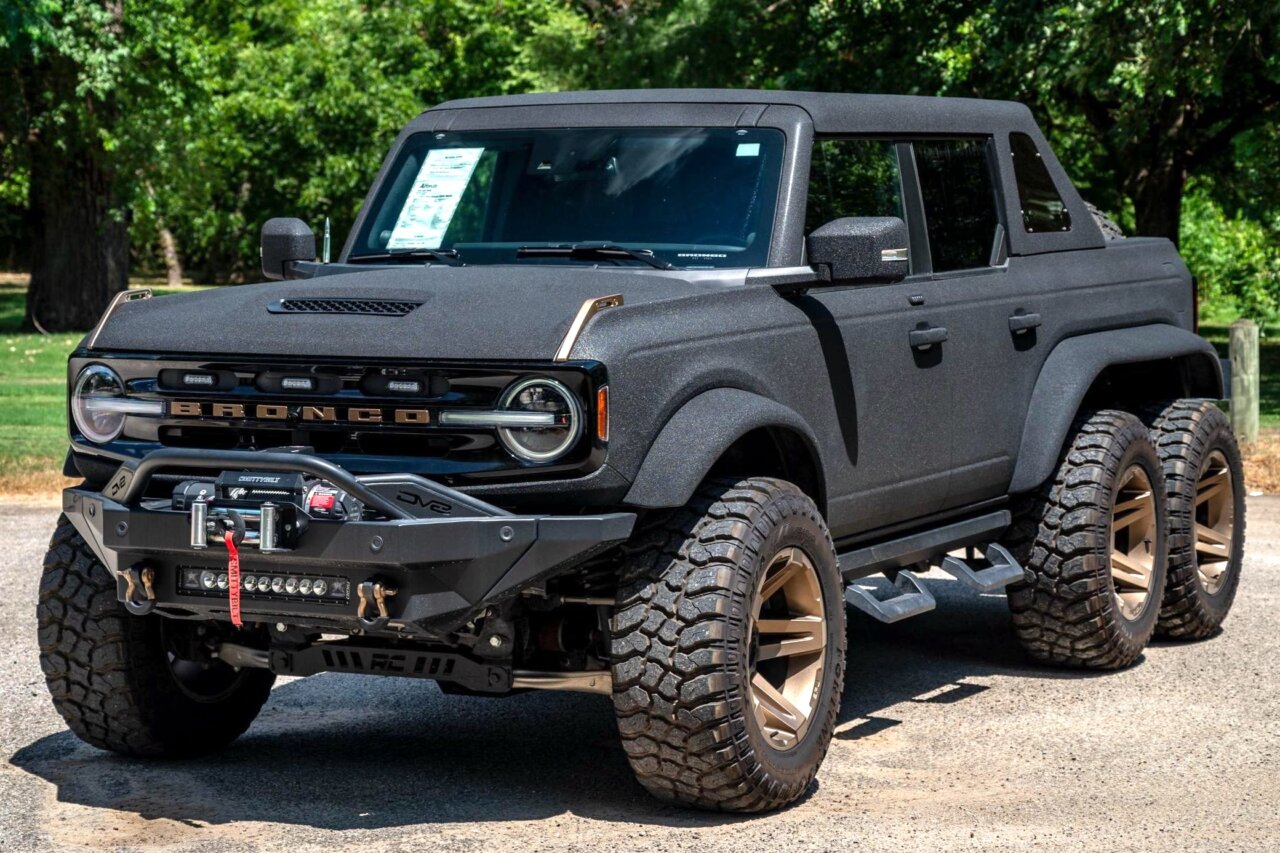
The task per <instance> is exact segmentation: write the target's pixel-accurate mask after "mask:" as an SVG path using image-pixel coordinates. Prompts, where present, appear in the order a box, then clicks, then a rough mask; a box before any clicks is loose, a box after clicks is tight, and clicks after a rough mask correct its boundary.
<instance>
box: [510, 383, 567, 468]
mask: <svg viewBox="0 0 1280 853" xmlns="http://www.w3.org/2000/svg"><path fill="white" fill-rule="evenodd" d="M498 408H499V409H500V410H501V411H503V412H512V413H522V414H528V415H540V416H542V417H541V418H540V420H545V421H546V423H545V425H538V426H510V427H502V428H500V429H499V430H498V435H499V437H500V438H501V439H502V443H503V444H504V445H505V446H506V448H507V450H509V451H511V452H512V453H513V454H514V455H516V456H517V457H519V458H521V459H523V460H525V461H526V462H550V461H551V460H553V459H556V458H557V457H559V456H562V455H564V453H565V452H566V451H567V450H568V449H569V448H571V447H573V445H574V444H575V443H576V442H577V440H578V438H579V437H580V436H581V435H582V406H581V405H580V404H579V403H578V398H577V397H575V396H574V395H573V392H572V391H570V390H569V389H568V388H566V387H564V386H563V385H561V384H560V383H559V382H556V381H555V380H554V379H522V380H520V381H519V382H516V383H515V384H513V385H511V386H510V387H509V388H507V390H506V391H503V392H502V398H501V399H500V400H499V401H498ZM547 416H550V417H547Z"/></svg>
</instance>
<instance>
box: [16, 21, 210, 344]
mask: <svg viewBox="0 0 1280 853" xmlns="http://www.w3.org/2000/svg"><path fill="white" fill-rule="evenodd" d="M182 12H183V10H182V8H181V6H180V4H178V3H177V2H175V1H174V0H153V2H149V3H147V4H140V5H139V6H138V7H136V9H135V7H134V6H132V5H131V6H130V7H129V9H128V11H127V12H126V9H125V7H124V4H123V0H17V2H16V3H11V4H9V5H7V6H6V8H5V12H4V15H3V29H0V67H3V68H4V69H5V72H4V73H5V75H6V76H7V77H8V81H7V82H8V85H5V86H4V87H2V91H0V145H2V146H3V147H4V148H5V149H6V155H5V158H4V159H5V160H7V161H14V162H18V163H21V165H22V167H23V168H25V171H26V174H27V178H28V181H29V187H28V226H29V232H30V234H31V237H32V250H31V258H32V266H31V286H30V289H29V290H28V294H27V313H26V321H25V323H26V325H27V326H28V327H39V328H44V329H46V330H49V331H63V330H72V329H84V328H88V327H89V326H91V325H92V324H93V322H94V321H95V320H96V319H97V317H98V315H99V314H100V313H101V311H102V309H103V308H104V306H105V305H106V303H107V301H108V300H109V299H110V298H111V296H112V295H113V294H114V293H116V292H118V291H120V290H123V289H124V288H125V287H126V286H127V285H128V263H129V233H128V217H129V213H128V200H129V197H130V192H131V189H130V187H131V183H132V181H133V175H132V171H131V166H132V165H133V164H134V163H136V162H138V161H139V160H140V159H144V158H145V156H146V154H145V152H146V151H147V150H149V149H150V148H151V147H152V146H153V144H154V140H155V139H156V138H157V136H158V135H159V134H160V133H161V131H162V129H163V126H164V115H165V114H166V113H167V112H168V109H167V108H169V107H172V106H173V105H174V103H175V102H180V101H181V92H182V85H181V84H182V81H183V79H184V72H183V70H182V69H183V63H182V62H180V61H179V60H180V58H181V54H180V50H181V45H182V44H183V39H182V35H183V33H184V32H185V31H186V30H187V27H186V26H185V25H184V20H183V14H182Z"/></svg>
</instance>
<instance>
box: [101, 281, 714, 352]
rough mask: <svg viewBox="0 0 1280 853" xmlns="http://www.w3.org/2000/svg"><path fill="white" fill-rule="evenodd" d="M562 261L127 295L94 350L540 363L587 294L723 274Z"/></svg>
mask: <svg viewBox="0 0 1280 853" xmlns="http://www.w3.org/2000/svg"><path fill="white" fill-rule="evenodd" d="M702 278H703V277H702V276H700V275H698V274H696V273H695V274H692V275H690V276H687V277H685V276H681V275H680V274H679V273H663V272H658V271H653V272H650V271H639V270H634V269H622V268H608V269H602V268H598V267H591V266H585V267H571V266H563V265H554V266H553V265H534V264H530V265H528V266H477V267H456V268H455V267H447V266H443V265H431V266H422V267H396V268H390V269H370V270H366V271H361V272H353V273H351V274H344V275H330V276H325V277H323V278H316V279H311V280H307V281H286V282H275V283H266V284H253V285H243V286H238V287H220V288H215V289H211V290H205V291H201V292H198V293H188V294H179V295H174V296H165V297H162V298H157V299H145V300H139V301H135V302H128V303H125V304H123V305H121V306H120V308H119V309H117V311H116V313H115V314H114V315H112V317H111V318H110V320H109V321H108V322H107V324H106V326H104V327H103V329H102V331H101V333H100V334H99V336H98V339H97V341H96V344H95V349H103V350H115V351H125V352H165V353H191V354H236V355H240V354H243V355H284V356H291V355H299V356H308V355H314V356H338V357H367V358H419V359H476V360H478V359H484V360H515V361H547V360H550V359H551V357H552V356H553V355H554V354H555V352H556V349H557V347H558V346H559V345H560V341H561V339H562V338H563V337H564V334H565V332H566V331H567V330H568V328H569V324H570V322H571V321H572V320H573V317H574V315H575V314H576V313H577V311H578V309H579V307H580V306H581V305H582V303H583V302H584V301H585V300H587V299H593V298H596V297H600V296H608V295H611V294H614V293H621V294H622V295H623V298H624V307H623V308H621V309H615V310H618V311H625V310H626V306H634V305H643V304H646V303H652V302H657V301H666V300H673V299H679V298H682V297H688V296H693V295H696V294H700V293H706V292H708V291H710V290H715V289H719V288H722V287H723V286H724V285H723V281H724V279H723V277H717V278H716V279H715V280H713V281H706V280H700V279H702ZM335 298H345V299H363V300H397V301H411V302H420V303H422V304H421V305H420V306H419V307H417V308H415V309H413V310H411V311H409V312H408V313H407V314H405V315H404V316H369V315H360V314H326V313H297V314H289V313H273V312H272V311H270V310H268V306H270V305H271V304H272V303H275V302H277V301H279V300H283V299H335Z"/></svg>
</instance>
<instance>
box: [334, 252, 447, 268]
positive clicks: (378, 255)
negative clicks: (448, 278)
mask: <svg viewBox="0 0 1280 853" xmlns="http://www.w3.org/2000/svg"><path fill="white" fill-rule="evenodd" d="M399 260H406V261H415V260H424V261H439V262H440V263H442V264H448V265H449V266H452V267H456V266H458V265H459V263H460V259H459V256H458V250H457V249H399V250H393V251H390V252H374V253H373V254H369V255H350V256H348V258H347V263H349V264H368V263H373V262H375V261H399Z"/></svg>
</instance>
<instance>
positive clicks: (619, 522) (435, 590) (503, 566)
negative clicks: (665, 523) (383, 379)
mask: <svg viewBox="0 0 1280 853" xmlns="http://www.w3.org/2000/svg"><path fill="white" fill-rule="evenodd" d="M166 470H170V471H172V470H177V471H181V472H184V473H186V474H187V475H190V472H193V471H199V472H205V473H204V474H203V475H202V476H215V475H217V474H219V473H221V472H224V471H252V472H259V471H272V472H286V473H293V472H297V473H302V474H304V475H306V476H309V477H315V478H319V479H323V480H324V481H326V482H328V483H332V484H333V485H335V486H337V487H339V488H341V489H343V490H345V491H347V492H348V494H350V495H352V496H354V497H356V498H357V499H359V500H360V501H361V502H362V503H363V504H364V505H365V507H366V508H367V509H369V510H371V511H372V512H373V513H374V514H376V515H379V516H381V518H379V519H377V520H363V519H362V520H352V521H339V520H326V519H312V520H311V521H310V522H309V524H308V525H307V529H306V532H305V533H304V534H303V535H302V536H301V537H300V538H298V540H297V541H296V542H295V543H293V547H292V548H291V550H287V551H283V552H279V553H275V552H273V553H262V552H260V551H258V550H256V549H254V548H250V547H244V546H242V547H241V549H240V564H241V573H242V574H243V575H246V576H247V575H254V574H257V575H261V574H265V573H272V574H280V575H288V574H290V573H297V574H310V575H315V574H319V575H324V576H327V577H330V578H335V577H336V578H343V579H346V580H347V581H348V586H349V588H350V589H351V590H352V595H351V596H350V598H349V600H347V601H342V602H327V601H324V602H322V601H301V600H292V599H289V598H288V597H285V596H274V595H271V594H269V593H268V594H266V595H256V594H243V595H242V598H241V610H242V614H243V619H244V621H245V622H246V623H248V622H282V621H283V622H288V623H290V624H302V625H311V626H317V627H325V626H332V627H336V628H343V629H355V628H364V629H366V630H367V629H369V628H370V627H371V623H370V622H369V621H367V620H361V619H360V618H359V617H358V616H357V611H358V603H357V601H356V595H355V591H356V590H357V589H358V588H359V586H360V585H361V584H363V583H365V582H368V581H376V582H378V583H380V584H382V585H383V586H384V587H385V588H387V589H393V590H395V595H394V597H388V598H387V599H386V605H387V608H388V617H389V618H386V619H383V620H381V624H379V625H378V626H377V627H378V628H379V629H385V631H386V632H387V633H394V634H399V635H401V636H403V635H406V634H407V635H416V636H426V637H432V636H440V635H441V634H443V633H446V632H449V631H452V630H455V629H456V628H458V627H459V626H461V625H464V624H466V623H467V622H468V621H470V620H472V619H473V618H475V617H476V616H478V615H480V614H482V613H483V612H484V611H485V610H487V609H488V608H490V607H492V606H494V605H498V604H501V603H502V602H503V601H504V600H506V599H508V598H510V597H512V596H515V595H518V594H519V593H521V592H524V591H531V590H534V589H538V588H540V587H541V586H542V585H543V584H545V582H546V581H547V580H549V579H551V578H553V577H556V576H557V575H560V574H563V573H565V572H567V571H569V570H571V569H572V568H574V567H575V566H577V565H579V564H581V563H582V562H583V561H584V560H586V559H588V558H589V557H591V556H593V555H595V554H597V553H599V552H601V551H603V550H606V549H607V548H608V547H609V546H611V545H613V544H616V543H618V542H622V541H625V540H626V539H627V537H628V536H630V534H631V529H632V527H633V525H634V524H635V518H636V517H635V515H634V514H631V513H610V514H602V515H592V516H537V515H513V514H511V513H508V512H506V511H504V510H502V509H499V508H498V507H495V506H492V505H490V504H487V503H484V502H483V501H478V500H476V499H475V498H472V497H470V496H468V495H466V494H464V493H462V492H458V491H457V490H454V489H450V488H448V487H446V486H442V485H440V484H438V483H435V482H433V481H430V480H426V479H424V478H422V477H417V476H414V475H378V476H372V477H357V476H355V475H353V474H351V473H350V472H348V471H346V470H344V469H342V468H340V467H338V466H336V465H334V464H332V463H330V462H327V461H325V460H323V459H319V458H317V457H314V456H310V455H307V454H299V453H272V452H264V453H254V452H246V451H207V450H181V451H179V450H158V451H155V452H153V453H151V454H149V455H148V456H147V457H145V458H144V459H142V460H140V461H137V462H130V463H126V464H124V465H123V466H121V468H120V470H119V471H118V472H117V473H116V475H115V476H114V477H113V478H112V479H111V480H110V481H109V482H108V484H107V485H106V487H104V488H103V489H102V491H100V492H99V491H95V490H93V489H89V488H83V487H77V488H70V489H66V490H65V491H64V492H63V511H64V512H65V513H66V515H67V517H68V518H69V519H70V520H71V522H72V524H74V525H75V527H76V530H77V531H78V532H79V533H80V534H81V536H83V537H84V539H85V541H86V542H88V543H89V545H90V546H91V547H92V549H93V551H94V553H95V554H96V555H97V556H98V558H99V559H100V560H102V562H103V564H104V565H106V566H107V568H108V569H109V570H110V571H111V572H112V574H113V575H115V576H116V577H117V581H118V591H119V597H120V599H121V601H124V602H126V603H129V602H130V601H131V600H132V601H134V602H136V600H137V597H138V596H139V595H140V593H139V591H138V588H137V587H138V585H137V584H136V583H134V584H130V582H129V581H130V577H132V578H133V579H136V578H137V577H138V574H137V572H138V569H139V568H140V567H145V568H147V569H150V575H149V576H148V579H149V580H150V581H151V583H150V585H149V589H148V591H147V592H146V595H147V596H149V597H150V606H149V607H148V608H147V609H148V610H152V609H154V610H155V611H156V612H159V613H161V614H163V615H166V616H170V617H175V618H196V619H220V620H227V619H229V618H230V605H229V598H228V593H227V592H225V591H223V592H217V591H213V592H205V591H199V592H192V591H190V590H185V589H182V588H181V587H180V585H179V583H178V576H179V572H180V571H182V570H184V569H193V568H194V569H202V570H203V569H212V570H218V569H221V570H225V569H226V566H227V558H228V553H227V551H226V549H225V546H223V545H220V544H217V543H210V545H209V547H208V548H206V549H204V550H195V549H193V548H192V546H191V521H190V516H189V513H187V512H185V511H182V510H176V509H173V508H172V506H171V501H170V500H169V499H161V498H155V499H147V498H145V497H144V495H145V494H146V492H147V487H148V483H149V482H150V481H151V479H152V478H153V477H155V476H156V475H157V474H160V473H161V472H162V471H166ZM131 586H132V587H133V588H132V589H131V588H130V587H131ZM135 612H137V611H136V610H135Z"/></svg>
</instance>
